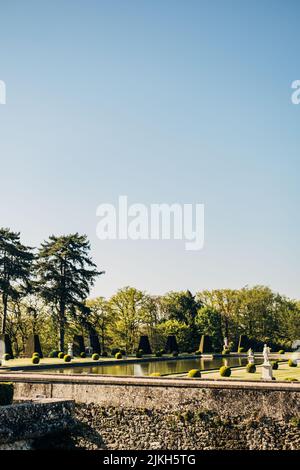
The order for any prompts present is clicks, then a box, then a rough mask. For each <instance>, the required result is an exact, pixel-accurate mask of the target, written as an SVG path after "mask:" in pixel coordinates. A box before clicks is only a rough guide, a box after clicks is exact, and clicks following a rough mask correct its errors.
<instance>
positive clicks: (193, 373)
mask: <svg viewBox="0 0 300 470" xmlns="http://www.w3.org/2000/svg"><path fill="white" fill-rule="evenodd" d="M188 377H201V371H200V370H199V369H191V370H190V371H189V372H188Z"/></svg>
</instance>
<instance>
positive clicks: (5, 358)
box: [2, 353, 11, 361]
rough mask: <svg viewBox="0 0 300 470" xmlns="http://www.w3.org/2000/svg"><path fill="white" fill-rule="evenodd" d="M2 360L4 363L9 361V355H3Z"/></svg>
mask: <svg viewBox="0 0 300 470" xmlns="http://www.w3.org/2000/svg"><path fill="white" fill-rule="evenodd" d="M2 358H3V360H4V361H9V360H10V359H11V357H10V354H8V353H5V354H3V356H2Z"/></svg>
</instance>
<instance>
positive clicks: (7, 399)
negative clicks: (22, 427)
mask: <svg viewBox="0 0 300 470" xmlns="http://www.w3.org/2000/svg"><path fill="white" fill-rule="evenodd" d="M13 398H14V386H13V384H12V383H11V382H3V383H0V406H7V405H11V404H12V402H13Z"/></svg>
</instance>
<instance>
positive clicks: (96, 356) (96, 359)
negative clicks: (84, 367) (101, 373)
mask: <svg viewBox="0 0 300 470" xmlns="http://www.w3.org/2000/svg"><path fill="white" fill-rule="evenodd" d="M92 359H93V361H99V359H100V356H99V354H97V353H94V354H93V355H92Z"/></svg>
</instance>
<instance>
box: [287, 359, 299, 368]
mask: <svg viewBox="0 0 300 470" xmlns="http://www.w3.org/2000/svg"><path fill="white" fill-rule="evenodd" d="M288 365H289V367H297V362H295V361H293V359H289V362H288Z"/></svg>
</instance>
